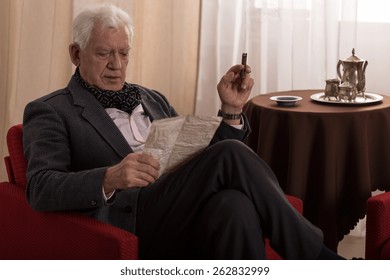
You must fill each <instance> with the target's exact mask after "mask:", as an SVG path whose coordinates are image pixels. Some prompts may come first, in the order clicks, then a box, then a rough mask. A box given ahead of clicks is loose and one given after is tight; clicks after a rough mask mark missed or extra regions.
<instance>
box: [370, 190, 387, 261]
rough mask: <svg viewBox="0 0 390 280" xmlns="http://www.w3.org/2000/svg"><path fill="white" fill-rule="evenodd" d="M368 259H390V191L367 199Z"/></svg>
mask: <svg viewBox="0 0 390 280" xmlns="http://www.w3.org/2000/svg"><path fill="white" fill-rule="evenodd" d="M366 259H367V260H390V192H387V193H382V194H379V195H375V196H372V197H370V198H369V199H368V200H367V220H366Z"/></svg>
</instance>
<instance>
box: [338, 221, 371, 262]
mask: <svg viewBox="0 0 390 280" xmlns="http://www.w3.org/2000/svg"><path fill="white" fill-rule="evenodd" d="M365 242H366V223H365V219H363V220H360V221H359V223H358V224H357V225H356V227H355V229H354V230H352V231H351V232H350V234H349V235H347V236H345V237H344V239H343V240H341V241H340V243H339V246H338V248H337V252H338V254H339V255H341V256H343V257H344V258H346V259H349V260H350V259H352V258H363V259H364V253H365Z"/></svg>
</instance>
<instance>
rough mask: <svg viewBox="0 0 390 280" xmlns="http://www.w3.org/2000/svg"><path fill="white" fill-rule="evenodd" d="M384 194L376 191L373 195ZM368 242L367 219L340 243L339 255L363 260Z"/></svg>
mask: <svg viewBox="0 0 390 280" xmlns="http://www.w3.org/2000/svg"><path fill="white" fill-rule="evenodd" d="M380 193H383V192H382V191H374V192H373V193H372V195H377V194H380ZM365 242H366V219H365V218H364V219H362V220H360V221H359V222H358V223H357V225H356V226H355V228H354V229H353V230H352V231H351V232H350V234H349V235H347V236H345V237H344V239H343V240H341V241H340V243H339V246H338V248H337V253H338V254H339V255H341V256H343V257H345V258H346V259H352V258H363V259H364V254H365Z"/></svg>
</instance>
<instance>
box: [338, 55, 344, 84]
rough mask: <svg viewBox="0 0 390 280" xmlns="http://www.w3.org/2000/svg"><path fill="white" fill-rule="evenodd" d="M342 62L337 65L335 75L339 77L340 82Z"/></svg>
mask: <svg viewBox="0 0 390 280" xmlns="http://www.w3.org/2000/svg"><path fill="white" fill-rule="evenodd" d="M342 63H343V62H342V61H341V59H340V60H339V62H338V63H337V67H336V68H337V75H338V76H339V78H340V81H342V79H343V78H342V77H341V72H340V65H341V64H342Z"/></svg>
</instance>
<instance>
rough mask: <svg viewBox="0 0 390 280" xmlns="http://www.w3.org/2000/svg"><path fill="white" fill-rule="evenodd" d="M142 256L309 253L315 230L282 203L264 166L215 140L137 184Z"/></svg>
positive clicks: (232, 144) (317, 238) (318, 240)
mask: <svg viewBox="0 0 390 280" xmlns="http://www.w3.org/2000/svg"><path fill="white" fill-rule="evenodd" d="M137 211H138V212H137V223H136V228H137V229H136V234H137V236H138V237H139V256H140V258H142V259H264V257H265V253H264V240H263V237H268V238H269V239H270V241H271V246H272V247H273V248H274V249H275V250H276V251H277V252H278V253H279V254H280V255H281V256H282V257H283V258H285V259H316V258H317V257H318V255H319V253H320V251H321V248H322V241H323V235H322V232H321V231H320V230H319V229H318V228H316V227H314V226H313V225H312V224H311V223H310V222H308V221H307V220H306V219H305V218H304V217H303V216H302V215H301V214H300V213H298V212H297V211H296V210H295V209H294V208H293V207H292V206H291V205H290V203H289V202H288V201H287V199H286V197H285V195H284V193H283V191H282V190H281V188H280V187H279V185H278V181H277V179H276V177H275V175H274V174H273V172H272V170H271V169H270V168H269V167H268V165H267V164H266V163H265V162H264V161H263V160H262V159H260V158H259V157H258V156H257V155H256V154H255V153H254V152H253V151H252V150H250V149H249V148H248V147H247V146H246V145H244V144H243V143H241V142H239V141H236V140H225V141H221V142H218V143H216V144H214V145H212V146H210V147H209V148H207V150H206V151H204V152H203V153H202V154H201V155H199V156H197V157H196V158H195V159H193V160H191V161H190V162H189V163H187V164H186V165H184V166H183V167H181V168H180V169H178V170H176V171H175V172H173V173H170V174H167V175H163V176H162V177H161V178H159V179H158V180H157V181H156V182H155V183H154V184H152V185H151V186H149V187H145V188H143V189H142V190H141V193H140V196H139V201H138V209H137Z"/></svg>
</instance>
